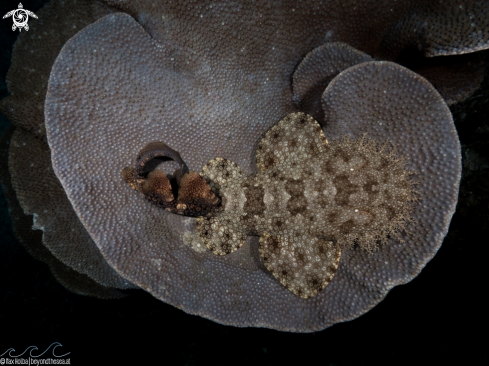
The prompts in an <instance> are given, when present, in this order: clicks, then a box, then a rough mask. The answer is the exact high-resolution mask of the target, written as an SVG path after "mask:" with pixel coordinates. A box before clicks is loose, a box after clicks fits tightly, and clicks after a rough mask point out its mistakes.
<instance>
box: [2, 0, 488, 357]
mask: <svg viewBox="0 0 489 366" xmlns="http://www.w3.org/2000/svg"><path fill="white" fill-rule="evenodd" d="M30 4H32V2H29V1H25V2H24V5H25V7H26V8H29V9H31V10H34V11H35V9H36V8H35V7H34V6H33V5H30ZM2 5H3V4H2ZM15 7H16V4H14V5H12V6H8V7H7V8H6V9H5V10H10V8H15ZM3 30H4V29H3V28H2V32H3ZM5 30H6V31H10V26H8V27H6V29H5ZM6 31H5V32H3V33H2V36H3V35H4V34H9V33H7V32H6ZM5 69H6V68H5ZM487 103H488V96H487V86H486V87H485V88H483V90H482V91H480V92H477V93H476V94H475V95H474V98H472V99H470V100H469V101H468V102H467V103H466V104H464V105H462V106H455V108H454V109H453V110H454V111H455V112H456V113H455V117H456V123H457V127H458V132H459V134H460V137H461V141H462V152H463V156H464V175H463V180H462V188H461V196H460V197H461V200H460V202H459V205H458V211H457V213H456V214H455V216H454V219H453V221H452V225H451V228H450V231H449V234H448V236H447V238H446V240H445V244H444V246H443V247H442V249H441V250H440V252H439V254H438V255H437V256H436V257H435V259H434V260H433V261H432V262H431V263H430V265H429V266H427V267H426V269H425V270H424V271H423V272H422V274H421V275H420V276H419V277H418V278H417V279H415V280H414V281H413V282H412V283H410V284H408V285H406V286H402V287H401V288H399V289H395V290H393V291H392V292H391V293H390V294H389V296H388V297H387V298H386V300H384V301H383V302H382V303H381V304H380V305H379V306H378V307H377V308H375V309H373V310H372V311H371V312H369V313H368V314H366V315H365V316H363V317H361V318H360V319H358V320H357V321H355V322H351V323H346V324H342V325H340V326H336V327H333V328H332V329H329V330H327V331H326V332H321V333H318V334H315V335H306V336H304V335H293V334H277V333H276V332H273V331H268V330H263V329H250V330H242V329H230V328H228V327H224V326H221V325H218V324H215V323H212V322H209V321H207V320H204V319H198V318H195V317H191V316H188V315H186V314H183V313H182V312H180V311H178V310H176V309H174V308H172V307H170V306H164V305H162V304H161V302H159V301H157V300H155V299H153V298H151V297H150V296H147V295H145V294H140V295H136V298H133V299H129V300H127V301H126V300H123V301H121V302H101V301H99V300H93V299H86V298H83V297H79V296H76V295H72V294H70V293H68V292H66V291H65V290H63V289H62V288H60V287H59V286H58V285H57V284H56V283H55V282H54V281H52V280H51V276H50V274H49V273H48V271H47V270H46V269H45V267H44V265H43V264H42V263H40V262H36V261H34V260H32V259H31V258H29V257H28V256H26V255H25V253H24V252H23V250H22V249H18V247H16V244H15V240H14V239H13V237H12V236H11V233H10V232H9V227H8V220H9V219H8V217H7V216H6V212H7V211H6V207H5V206H4V202H3V203H2V205H3V209H4V210H3V211H2V224H6V225H5V226H4V225H2V243H5V244H8V246H7V247H6V246H3V247H2V279H3V282H2V289H5V291H4V297H3V303H2V305H3V304H7V306H2V313H1V314H2V317H3V318H4V319H6V320H4V323H3V324H4V326H5V327H6V328H8V329H11V332H10V334H9V340H10V341H11V342H12V343H14V344H15V345H16V347H18V348H22V346H23V345H25V344H26V343H32V342H31V341H32V340H39V339H44V338H45V337H46V336H51V337H54V338H58V339H60V340H63V342H68V344H70V345H71V347H72V348H71V349H72V350H75V349H80V351H83V352H80V354H83V353H86V352H85V351H86V349H87V348H90V349H93V350H95V349H97V348H98V349H102V348H101V347H104V348H103V349H102V350H103V352H105V353H106V354H110V355H111V360H112V361H113V360H114V359H115V358H117V356H113V355H114V354H117V355H119V356H120V355H121V353H123V354H124V358H125V359H126V360H127V355H128V353H129V354H133V353H132V352H131V351H126V352H120V350H121V349H122V347H124V346H126V350H129V349H134V348H137V346H143V347H147V348H151V346H155V347H156V346H158V347H159V349H163V350H171V352H173V353H174V354H175V355H176V356H177V357H179V359H180V360H181V362H182V363H186V364H201V363H203V362H204V361H208V362H209V361H214V362H215V361H216V353H215V347H214V346H215V344H216V342H217V343H218V344H220V345H221V348H222V349H224V351H222V352H221V353H220V356H218V359H225V360H228V361H233V360H234V361H243V360H246V361H255V362H256V361H258V363H259V364H260V363H262V362H263V363H272V362H273V360H277V359H283V360H285V359H286V360H288V361H290V360H292V359H295V358H299V357H300V359H301V360H302V361H304V360H308V358H309V357H311V360H312V357H315V358H316V357H317V355H318V350H324V349H325V347H326V346H325V345H327V346H328V347H327V351H328V352H324V351H321V356H322V357H323V358H322V360H323V361H324V362H325V363H330V364H334V365H347V364H361V363H362V362H366V361H371V362H375V363H377V364H384V363H385V364H395V363H396V361H398V360H399V359H403V360H407V359H410V360H412V361H413V362H418V363H419V362H420V359H422V360H423V361H425V360H426V361H428V360H430V361H433V362H439V361H440V360H443V359H447V360H448V359H449V360H450V361H452V362H453V361H454V360H456V359H458V360H459V361H463V362H473V363H483V362H485V361H484V357H485V355H484V354H483V353H482V350H483V349H484V348H483V345H482V343H481V342H482V339H481V338H478V337H474V336H473V335H474V334H476V332H475V331H476V330H477V329H479V327H484V326H486V327H487V315H486V312H485V309H484V308H483V302H482V301H481V300H482V299H481V297H480V296H481V295H480V289H481V288H483V286H484V281H482V279H483V278H484V276H485V275H484V273H485V272H483V268H484V260H483V258H484V256H483V255H481V254H482V252H481V250H484V249H483V248H480V245H479V244H480V241H479V240H478V238H479V237H484V236H486V237H487V229H488V228H487V215H488V212H487V207H488V206H487V197H488V196H487V189H486V188H487V185H486V184H485V182H487V179H488V177H487V165H488V157H489V156H488V154H487V151H488V150H487V138H488V131H489V127H488V126H487V125H486V124H487V123H486V121H487V105H488V104H487ZM469 247H470V248H471V249H470V250H468V248H469ZM447 319H448V320H447ZM96 327H103V328H104V329H106V330H107V333H105V332H104V335H103V338H100V336H98V335H96V334H93V337H92V338H91V340H90V341H89V340H87V339H86V338H79V337H78V336H76V334H79V333H81V332H83V330H93V329H96ZM27 328H28V329H29V330H30V333H29V340H28V341H27V342H26V334H25V332H24V329H27ZM75 329H77V331H76V332H75ZM154 329H159V330H163V332H164V333H165V334H167V335H168V334H171V335H172V340H170V341H166V342H165V343H164V345H162V344H161V339H160V338H159V337H156V338H151V339H148V338H147V337H142V338H143V339H142V340H141V341H138V340H135V338H134V337H127V336H126V335H127V334H128V332H129V333H132V334H145V333H146V332H147V331H149V330H152V331H153V330H154ZM372 329H376V330H377V331H378V335H377V336H376V337H372V332H371V330H372ZM243 332H244V334H245V336H246V337H245V338H246V340H244V341H241V342H238V343H236V342H235V339H236V337H238V336H241V338H242V336H243ZM121 334H124V336H121ZM352 334H353V335H354V336H353V337H352ZM411 334H417V336H416V338H412V337H411ZM460 334H466V336H465V337H462V338H460ZM108 338H109V339H108ZM138 338H139V337H138ZM139 339H141V338H139ZM97 341H100V342H99V343H98V345H94V344H97ZM102 341H103V342H102ZM39 342H41V341H39ZM116 343H117V344H116ZM102 344H104V345H105V346H101V345H102ZM420 344H425V345H429V347H428V346H427V348H426V349H422V348H423V347H421V346H420ZM109 345H113V346H109ZM379 345H381V346H379ZM352 347H353V348H355V350H356V352H355V353H352V352H351V350H352ZM243 349H246V352H243ZM373 349H375V350H379V353H375V352H372V350H373ZM226 350H227V352H226ZM422 350H423V352H422V353H421V351H422ZM81 357H83V356H80V358H81ZM120 357H121V356H120Z"/></svg>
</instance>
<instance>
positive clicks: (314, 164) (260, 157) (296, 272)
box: [122, 112, 414, 298]
mask: <svg viewBox="0 0 489 366" xmlns="http://www.w3.org/2000/svg"><path fill="white" fill-rule="evenodd" d="M161 156H168V157H173V158H174V159H175V160H176V161H177V162H178V163H179V164H180V165H181V167H182V168H181V169H179V170H177V172H176V174H174V176H176V177H177V179H173V180H174V181H175V184H174V185H178V188H179V192H178V198H177V199H175V196H174V195H173V193H172V185H171V183H170V180H169V179H168V177H167V176H166V175H165V173H163V172H162V171H161V170H152V171H150V172H146V174H144V170H145V168H146V166H147V165H148V163H149V162H150V161H151V160H152V159H155V158H159V157H161ZM256 160H257V165H258V168H259V169H260V172H259V173H256V174H252V175H248V176H247V175H245V174H243V172H242V171H241V169H240V168H239V167H238V166H237V165H236V164H235V163H233V162H232V161H229V160H227V159H223V158H216V159H214V160H211V161H210V162H209V163H208V164H207V165H206V166H204V168H203V169H202V172H201V173H200V175H201V176H202V178H203V179H202V178H200V177H199V175H197V173H195V172H190V173H186V174H185V175H184V176H183V178H178V176H179V175H181V174H182V171H184V170H185V165H184V163H183V161H182V159H181V157H180V155H179V154H178V153H176V152H175V151H173V150H172V149H170V148H169V147H167V146H166V145H164V144H162V143H151V144H149V145H147V146H145V147H144V148H143V150H142V151H141V152H140V153H139V156H138V159H137V165H136V169H132V168H126V169H124V170H123V172H122V176H123V178H124V180H126V182H127V183H128V184H129V185H130V186H131V188H133V189H136V190H138V191H140V192H141V193H143V194H144V195H145V196H146V197H147V198H148V199H149V200H150V201H152V202H153V203H155V204H157V205H159V206H162V207H164V208H165V209H166V210H168V211H171V212H174V213H178V214H183V215H191V216H198V218H197V228H198V231H199V235H200V237H201V238H202V240H203V241H204V243H205V244H206V246H207V247H208V248H209V249H210V250H211V251H212V252H213V253H215V254H218V255H224V254H229V253H231V252H233V251H235V250H237V249H238V248H239V247H241V246H242V245H243V243H244V241H245V239H246V237H247V236H248V235H253V236H260V247H259V253H260V256H261V258H262V260H263V262H264V264H265V266H266V268H267V269H268V270H269V271H270V272H271V273H272V274H273V275H274V276H275V277H276V278H277V279H278V280H279V281H280V282H281V283H282V284H283V285H284V286H285V287H286V288H287V289H289V290H290V291H292V292H293V293H294V294H296V295H298V296H300V297H304V298H308V297H311V296H314V295H316V294H317V293H318V292H319V291H320V290H321V289H323V288H324V287H325V286H326V285H327V284H328V283H329V282H330V281H331V280H332V279H333V276H334V274H335V272H336V269H337V267H338V263H339V261H340V255H341V249H340V248H345V247H346V248H348V247H350V248H351V247H352V246H353V244H354V243H356V244H358V245H359V246H360V247H362V248H363V249H366V250H368V251H371V250H372V248H374V247H375V246H376V245H377V244H378V243H382V244H386V242H387V240H386V239H387V236H388V235H396V230H398V229H399V228H401V227H402V224H403V222H404V221H406V220H408V214H409V211H410V205H409V202H412V201H413V200H414V190H413V184H414V183H413V182H412V181H410V180H409V179H408V176H409V175H410V174H411V173H410V172H409V171H407V170H406V169H405V168H404V167H403V161H402V159H399V158H398V157H396V155H395V154H394V152H393V151H392V150H391V151H390V152H389V151H386V145H383V146H380V145H379V144H378V143H376V142H375V141H374V140H368V139H366V138H364V137H362V138H360V139H359V140H357V141H353V140H351V139H349V138H348V137H345V138H344V139H340V140H335V141H333V142H332V143H331V144H330V145H328V142H327V140H326V138H325V137H324V134H323V131H322V129H321V126H320V125H319V124H318V123H317V122H316V121H315V120H314V119H313V118H312V117H311V116H309V115H307V114H305V113H300V112H299V113H291V114H289V115H288V116H287V117H285V118H284V119H283V120H281V121H280V122H279V123H278V124H277V125H275V126H274V127H272V128H271V129H270V130H269V131H268V132H267V133H266V135H265V137H264V138H263V139H262V140H261V142H260V144H259V145H258V149H257V152H256ZM204 179H205V181H204ZM207 183H208V185H207ZM211 190H212V192H214V193H215V194H214V193H212V192H211ZM218 197H220V198H221V200H222V205H221V207H218V205H217V204H218V202H219V198H218ZM184 202H185V203H186V204H185V203H184ZM190 202H192V203H190Z"/></svg>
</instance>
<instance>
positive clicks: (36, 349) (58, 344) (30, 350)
mask: <svg viewBox="0 0 489 366" xmlns="http://www.w3.org/2000/svg"><path fill="white" fill-rule="evenodd" d="M51 347H52V348H51ZM57 347H63V346H62V345H61V343H59V342H54V343H51V344H50V345H49V347H48V348H46V350H45V351H44V352H43V353H40V354H38V355H36V354H32V352H33V351H38V352H39V349H38V348H37V347H36V346H29V347H27V348H26V349H25V351H24V352H22V353H20V354H18V355H16V354H12V352H15V349H14V348H9V349H8V350H6V351H5V352H4V353H2V354H1V355H0V357H3V356H4V355H7V356H8V357H11V358H18V357H22V356H24V355H25V356H29V357H32V358H37V357H41V356H43V355H44V354H45V353H46V352H47V351H48V350H49V349H50V348H51V353H52V355H53V357H56V358H59V357H65V356H67V355H69V354H70V353H71V352H68V353H65V354H64V355H57V354H55V353H54V350H55V349H56V348H57ZM27 352H29V353H28V354H27ZM25 356H24V357H25ZM2 364H3V363H2Z"/></svg>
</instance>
